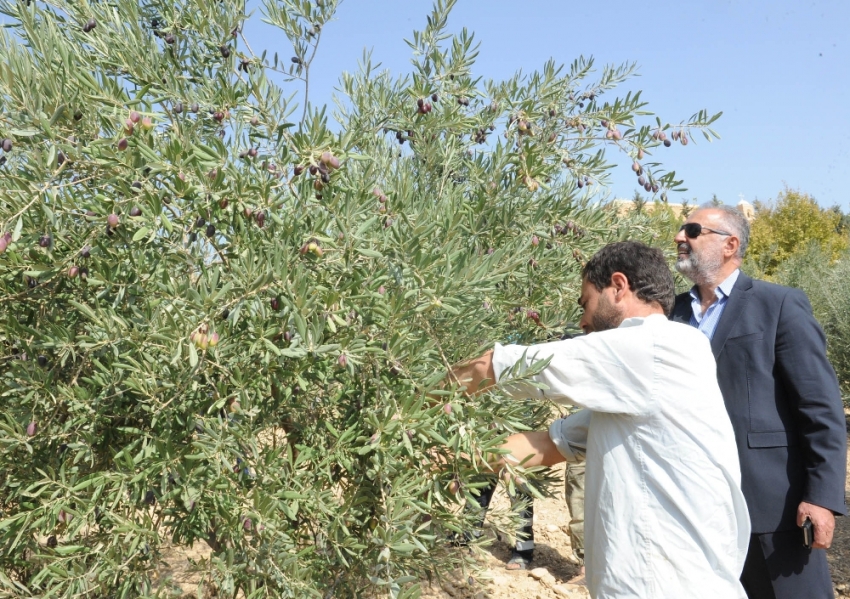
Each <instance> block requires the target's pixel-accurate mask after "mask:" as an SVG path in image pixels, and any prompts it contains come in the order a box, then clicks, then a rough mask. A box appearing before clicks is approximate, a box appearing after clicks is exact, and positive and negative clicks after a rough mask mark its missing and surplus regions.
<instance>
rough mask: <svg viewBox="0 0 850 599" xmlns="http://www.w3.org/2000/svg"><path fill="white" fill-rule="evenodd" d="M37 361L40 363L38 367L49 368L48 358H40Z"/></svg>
mask: <svg viewBox="0 0 850 599" xmlns="http://www.w3.org/2000/svg"><path fill="white" fill-rule="evenodd" d="M36 360H37V361H38V365H39V366H41V367H42V368H43V367H45V366H47V356H43V355H42V356H39V357H38V358H36Z"/></svg>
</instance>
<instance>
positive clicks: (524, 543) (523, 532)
mask: <svg viewBox="0 0 850 599" xmlns="http://www.w3.org/2000/svg"><path fill="white" fill-rule="evenodd" d="M521 501H525V502H526V505H525V508H523V510H522V511H521V512H520V513H519V515H520V518H522V526H521V527H520V529H519V531H518V534H517V538H516V550H517V551H523V552H528V553H529V554H530V553H531V552H532V551H534V498H533V497H532V496H531V495H529V494H527V493H523V492H522V491H519V490H518V491H517V493H516V495H514V496H513V497H511V507H513V508H514V509H516V507H517V504H518V503H520V502H521Z"/></svg>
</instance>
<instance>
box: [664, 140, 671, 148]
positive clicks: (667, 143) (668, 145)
mask: <svg viewBox="0 0 850 599" xmlns="http://www.w3.org/2000/svg"><path fill="white" fill-rule="evenodd" d="M672 145H673V142H672V141H670V140H669V139H665V140H664V147H665V148H669V147H670V146H672Z"/></svg>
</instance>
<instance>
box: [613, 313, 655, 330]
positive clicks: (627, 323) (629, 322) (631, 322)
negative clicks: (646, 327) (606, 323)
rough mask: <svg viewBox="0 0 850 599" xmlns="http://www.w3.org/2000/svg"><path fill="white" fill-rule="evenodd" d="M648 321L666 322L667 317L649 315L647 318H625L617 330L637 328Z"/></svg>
mask: <svg viewBox="0 0 850 599" xmlns="http://www.w3.org/2000/svg"><path fill="white" fill-rule="evenodd" d="M650 320H653V321H654V320H664V321H666V320H667V317H666V316H664V315H663V314H650V315H649V316H632V317H631V318H626V319H624V320H623V322H621V323H620V326H619V327H617V328H618V329H625V328H628V327H638V326H640V325H642V324H644V323H645V322H647V321H650Z"/></svg>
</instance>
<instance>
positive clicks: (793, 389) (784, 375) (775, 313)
mask: <svg viewBox="0 0 850 599" xmlns="http://www.w3.org/2000/svg"><path fill="white" fill-rule="evenodd" d="M748 240H749V223H748V222H747V220H746V218H744V216H743V215H742V214H741V213H740V212H739V211H738V210H736V209H735V208H731V207H729V206H712V207H703V208H700V209H699V210H697V211H696V212H694V213H693V214H691V215H690V217H689V218H688V219H687V222H686V223H685V224H684V225H683V226H682V229H680V230H679V232H678V234H677V235H676V237H675V241H676V244H677V248H678V261H677V263H676V269H677V270H678V271H679V272H681V273H682V274H684V275H685V276H686V277H688V278H689V279H690V280H691V281H693V282H694V287H693V288H692V289H691V291H690V292H689V293H683V294H681V295H679V296H678V297H677V298H676V304H675V307H674V309H673V314H672V316H671V318H672V319H673V320H676V321H679V322H684V323H689V324H691V325H692V326H696V327H698V328H699V329H700V330H701V331H703V332H704V333H705V334H706V335H707V336H708V337H709V339H711V348H712V350H713V352H714V356H715V358H716V359H717V379H718V382H719V384H720V390H721V392H722V393H723V399H724V401H725V403H726V409H727V411H728V412H729V416H730V418H731V420H732V426H733V428H734V430H735V438H736V441H737V444H738V453H739V455H740V459H741V479H742V480H741V482H742V485H741V486H742V488H743V491H744V496H745V497H746V500H747V505H748V507H749V512H750V519H751V520H752V536H751V538H750V546H749V552H748V555H747V560H746V563H745V565H744V571H743V573H742V574H741V582H742V584H743V586H744V588H745V590H746V591H747V595H748V596H749V597H750V599H762V598H764V599H785V598H788V599H791V598H793V599H798V598H802V597H805V598H806V599H821V598H827V597H829V598H831V597H833V590H832V582H831V580H830V575H829V568H828V565H827V561H826V552H825V551H824V549H827V548H828V547H829V546H830V544H831V542H832V534H833V530H834V528H835V514H844V513H845V511H846V506H845V502H844V481H845V476H846V472H845V469H846V462H845V460H846V457H847V432H846V429H845V422H844V413H843V406H842V402H841V394H840V392H839V389H838V381H837V380H836V377H835V372H834V371H833V369H832V366H831V365H830V363H829V361H828V360H827V358H826V341H825V337H824V334H823V331H822V330H821V328H820V326H819V325H818V323H817V321H816V320H815V319H814V316H813V315H812V309H811V306H810V305H809V301H808V299H807V298H806V295H805V293H803V292H802V291H800V290H798V289H792V288H789V287H782V286H779V285H774V284H771V283H767V282H764V281H758V280H753V279H751V278H750V277H748V276H747V275H745V274H744V273H742V272H741V271H740V270H739V267H740V265H741V260H742V258H743V256H744V252H745V251H746V248H747V242H748ZM807 518H808V519H810V520H811V522H812V524H813V525H814V543H813V545H812V549H809V548H806V547H805V546H804V545H803V535H802V531H801V528H800V527H801V526H802V525H803V523H804V522H805V520H806V519H807Z"/></svg>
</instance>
